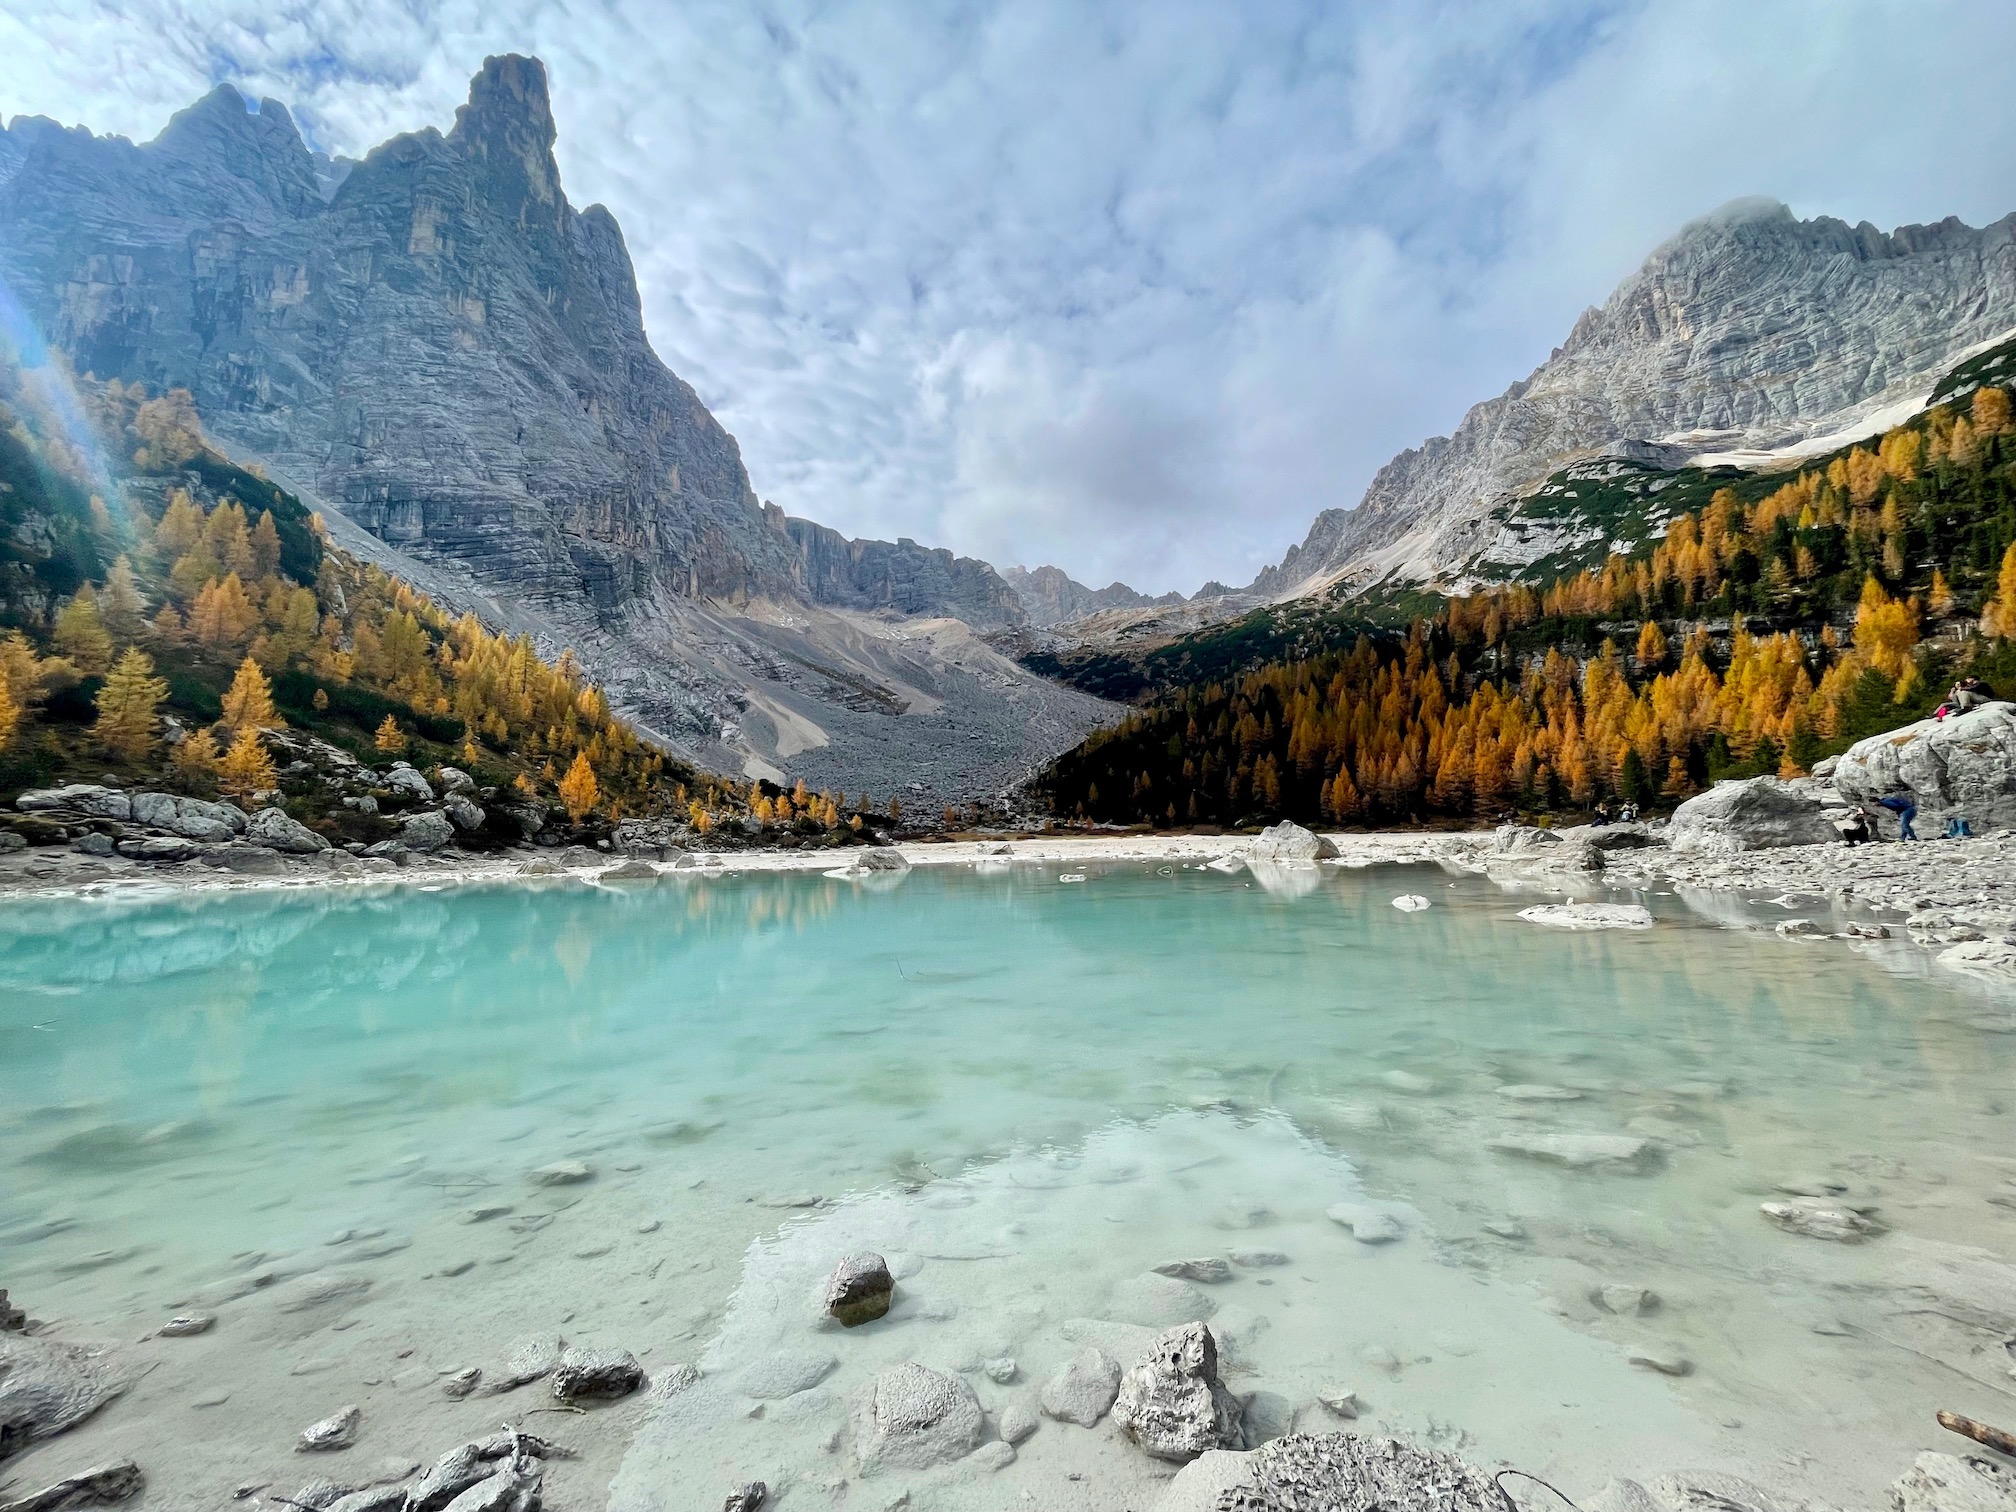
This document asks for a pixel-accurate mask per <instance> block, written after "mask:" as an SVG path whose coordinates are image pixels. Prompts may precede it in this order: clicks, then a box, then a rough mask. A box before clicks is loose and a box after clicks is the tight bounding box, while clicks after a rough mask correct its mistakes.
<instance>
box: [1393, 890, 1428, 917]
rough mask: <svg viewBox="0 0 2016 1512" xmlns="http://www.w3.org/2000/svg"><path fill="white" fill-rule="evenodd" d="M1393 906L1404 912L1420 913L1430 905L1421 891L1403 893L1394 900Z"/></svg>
mask: <svg viewBox="0 0 2016 1512" xmlns="http://www.w3.org/2000/svg"><path fill="white" fill-rule="evenodd" d="M1393 906H1394V907H1395V908H1397V909H1399V910H1400V912H1402V913H1419V912H1421V910H1422V909H1424V908H1427V907H1429V906H1430V904H1429V902H1428V900H1427V899H1426V898H1424V897H1422V896H1421V894H1419V893H1402V894H1400V896H1399V897H1397V898H1395V899H1394V900H1393Z"/></svg>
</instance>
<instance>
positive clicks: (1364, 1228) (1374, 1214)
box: [1324, 1202, 1407, 1244]
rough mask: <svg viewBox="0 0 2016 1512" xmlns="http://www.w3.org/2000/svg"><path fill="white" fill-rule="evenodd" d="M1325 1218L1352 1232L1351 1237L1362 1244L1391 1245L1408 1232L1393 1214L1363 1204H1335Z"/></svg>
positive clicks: (1328, 1210)
mask: <svg viewBox="0 0 2016 1512" xmlns="http://www.w3.org/2000/svg"><path fill="white" fill-rule="evenodd" d="M1324 1216H1325V1217H1327V1218H1328V1219H1329V1220H1330V1221H1331V1222H1332V1223H1339V1224H1342V1225H1343V1226H1344V1227H1345V1228H1347V1229H1349V1230H1351V1237H1352V1238H1353V1239H1356V1240H1357V1241H1358V1242H1359V1243H1360V1244H1391V1243H1392V1242H1393V1241H1394V1240H1396V1239H1399V1238H1401V1237H1403V1236H1404V1235H1405V1234H1406V1232H1407V1230H1405V1229H1404V1228H1402V1227H1401V1226H1400V1224H1399V1221H1398V1220H1397V1219H1395V1218H1394V1217H1393V1216H1392V1214H1390V1213H1385V1212H1381V1211H1380V1210H1379V1209H1378V1208H1376V1207H1371V1206H1368V1205H1367V1204H1365V1203H1362V1202H1339V1203H1334V1204H1332V1205H1331V1206H1330V1207H1329V1208H1328V1209H1326V1210H1325V1213H1324Z"/></svg>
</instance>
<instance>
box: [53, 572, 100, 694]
mask: <svg viewBox="0 0 2016 1512" xmlns="http://www.w3.org/2000/svg"><path fill="white" fill-rule="evenodd" d="M55 641H56V653H57V655H59V656H62V657H64V658H65V659H66V660H68V661H69V663H70V664H71V665H72V666H73V667H75V668H76V669H77V670H78V671H79V672H81V673H83V674H84V676H86V677H97V676H99V675H101V674H102V673H103V672H104V671H105V670H106V669H107V668H108V667H110V666H111V665H112V633H111V632H110V631H109V630H107V629H106V628H105V621H104V619H103V617H102V616H100V614H99V613H98V595H97V593H96V592H95V591H93V589H92V587H91V585H90V584H89V583H86V584H85V585H84V586H83V587H81V588H79V589H78V590H77V591H76V593H75V594H73V595H72V596H71V597H70V599H69V601H68V602H67V603H65V604H64V605H63V607H62V608H61V609H59V610H57V611H56V633H55Z"/></svg>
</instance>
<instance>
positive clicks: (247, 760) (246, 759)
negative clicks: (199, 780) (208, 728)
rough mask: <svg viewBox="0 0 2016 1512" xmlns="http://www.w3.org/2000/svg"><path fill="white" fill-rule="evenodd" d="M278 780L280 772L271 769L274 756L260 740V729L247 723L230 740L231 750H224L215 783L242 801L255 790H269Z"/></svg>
mask: <svg viewBox="0 0 2016 1512" xmlns="http://www.w3.org/2000/svg"><path fill="white" fill-rule="evenodd" d="M279 781H280V777H279V774H278V773H277V772H275V771H274V770H273V758H272V757H271V756H269V755H267V754H266V747H265V746H263V745H262V744H260V742H259V732H258V731H257V730H255V729H252V728H251V727H250V726H247V727H246V728H245V729H242V730H240V731H239V732H238V733H237V735H236V736H235V737H233V739H232V741H231V749H230V750H228V751H226V752H225V753H224V760H223V762H222V764H221V765H220V766H219V768H218V772H217V785H218V786H219V787H220V788H222V789H223V790H224V791H225V792H227V793H229V794H230V795H231V796H232V797H234V798H237V799H240V800H241V801H242V800H245V799H249V798H251V797H252V796H253V795H254V794H255V793H263V792H267V791H269V790H270V789H272V788H273V787H275V786H277V785H278V783H279Z"/></svg>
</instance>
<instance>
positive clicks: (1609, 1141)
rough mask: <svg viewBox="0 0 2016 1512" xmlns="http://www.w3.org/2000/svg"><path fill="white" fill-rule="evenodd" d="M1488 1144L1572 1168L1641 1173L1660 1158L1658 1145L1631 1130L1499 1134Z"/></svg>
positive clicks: (1509, 1152) (1504, 1153)
mask: <svg viewBox="0 0 2016 1512" xmlns="http://www.w3.org/2000/svg"><path fill="white" fill-rule="evenodd" d="M1489 1148H1491V1149H1493V1150H1496V1151H1497V1152H1498V1153H1499V1154H1501V1155H1517V1156H1520V1157H1522V1158H1524V1159H1527V1160H1539V1161H1544V1162H1546V1163H1547V1164H1549V1165H1560V1166H1567V1167H1568V1168H1569V1169H1570V1170H1575V1171H1622V1172H1631V1173H1634V1174H1642V1173H1644V1172H1646V1171H1648V1170H1650V1169H1651V1168H1652V1167H1653V1166H1655V1165H1657V1164H1658V1160H1659V1147H1658V1146H1657V1145H1655V1144H1654V1143H1653V1142H1652V1141H1651V1140H1649V1139H1641V1138H1639V1137H1638V1136H1636V1135H1632V1134H1527V1133H1518V1134H1501V1135H1500V1136H1499V1137H1498V1138H1496V1139H1493V1140H1491V1141H1490V1143H1489Z"/></svg>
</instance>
